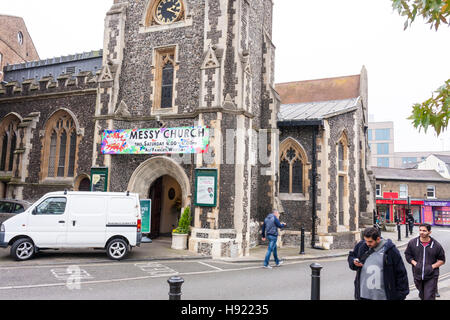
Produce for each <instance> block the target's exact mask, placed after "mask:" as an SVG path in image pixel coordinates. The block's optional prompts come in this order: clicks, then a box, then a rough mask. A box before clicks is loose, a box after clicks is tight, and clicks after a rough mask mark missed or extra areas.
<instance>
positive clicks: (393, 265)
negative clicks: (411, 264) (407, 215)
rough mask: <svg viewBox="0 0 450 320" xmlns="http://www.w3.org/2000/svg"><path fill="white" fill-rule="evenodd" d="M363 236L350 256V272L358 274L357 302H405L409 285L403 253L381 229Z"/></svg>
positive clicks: (367, 231)
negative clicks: (381, 233) (382, 234)
mask: <svg viewBox="0 0 450 320" xmlns="http://www.w3.org/2000/svg"><path fill="white" fill-rule="evenodd" d="M363 235H364V240H362V241H360V242H359V243H358V244H357V245H356V246H355V248H354V249H353V251H350V253H349V256H348V264H349V267H350V269H351V270H353V271H356V279H355V299H357V300H404V299H405V298H406V296H407V295H408V294H409V285H408V276H407V272H406V269H405V265H404V264H403V260H402V257H401V255H400V252H399V251H398V249H397V248H396V246H395V245H394V244H393V243H392V241H391V240H389V239H388V240H385V239H382V238H381V237H380V234H379V231H378V230H377V228H373V227H372V228H367V229H366V230H364V233H363Z"/></svg>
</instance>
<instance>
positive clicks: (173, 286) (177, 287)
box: [167, 277, 184, 300]
mask: <svg viewBox="0 0 450 320" xmlns="http://www.w3.org/2000/svg"><path fill="white" fill-rule="evenodd" d="M167 282H168V283H169V286H170V291H169V300H181V285H182V284H183V283H184V280H183V278H181V277H171V278H170V279H169V280H167Z"/></svg>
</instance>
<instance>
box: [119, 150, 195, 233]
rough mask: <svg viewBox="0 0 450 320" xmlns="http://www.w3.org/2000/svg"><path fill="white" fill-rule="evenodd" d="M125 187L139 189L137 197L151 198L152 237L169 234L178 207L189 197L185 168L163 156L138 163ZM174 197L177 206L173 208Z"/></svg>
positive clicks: (186, 201)
mask: <svg viewBox="0 0 450 320" xmlns="http://www.w3.org/2000/svg"><path fill="white" fill-rule="evenodd" d="M171 189H173V190H172V191H171ZM128 190H129V191H130V192H135V193H139V197H140V198H141V199H152V213H151V214H152V222H151V237H153V238H154V237H157V236H159V235H160V234H171V232H172V226H174V227H176V221H177V218H178V216H179V213H180V211H181V208H184V207H186V206H189V205H190V201H191V186H190V182H189V178H188V176H187V175H186V172H185V171H184V169H183V168H182V167H181V166H180V165H179V164H178V163H177V162H175V161H174V160H172V159H171V158H168V157H165V156H157V157H153V158H150V159H148V160H146V161H144V162H143V163H141V165H140V166H139V167H138V168H137V169H136V170H135V171H134V173H133V175H132V176H131V178H130V182H129V183H128ZM177 201H178V202H179V204H178V207H180V210H178V209H176V207H177V205H176V204H175V203H176V202H177ZM158 220H159V221H158Z"/></svg>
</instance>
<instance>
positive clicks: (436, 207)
mask: <svg viewBox="0 0 450 320" xmlns="http://www.w3.org/2000/svg"><path fill="white" fill-rule="evenodd" d="M372 169H373V172H374V175H375V178H376V203H377V212H378V214H379V216H380V218H381V221H382V222H391V223H392V222H394V221H395V217H398V218H399V219H400V220H401V223H405V212H406V210H407V209H408V208H409V209H410V210H411V213H412V214H413V216H414V220H415V222H416V223H422V222H425V223H430V224H433V225H443V226H450V179H446V178H444V177H442V176H441V175H440V174H439V173H438V172H436V171H435V170H416V169H394V168H379V167H373V168H372Z"/></svg>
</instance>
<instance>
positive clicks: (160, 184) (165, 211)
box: [148, 175, 181, 239]
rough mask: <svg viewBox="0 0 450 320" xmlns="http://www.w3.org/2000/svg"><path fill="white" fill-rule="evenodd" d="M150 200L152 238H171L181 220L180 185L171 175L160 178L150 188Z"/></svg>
mask: <svg viewBox="0 0 450 320" xmlns="http://www.w3.org/2000/svg"><path fill="white" fill-rule="evenodd" d="M148 199H151V201H152V202H151V203H152V207H151V228H150V230H151V232H150V238H151V239H155V238H158V237H160V236H164V237H167V236H170V235H171V234H172V230H173V229H175V228H176V227H177V225H178V220H179V219H180V210H181V187H180V185H179V184H178V182H177V181H176V180H175V179H174V178H172V177H171V176H169V175H165V176H162V177H159V178H158V179H156V181H154V182H153V183H152V185H151V186H150V189H149V193H148Z"/></svg>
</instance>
